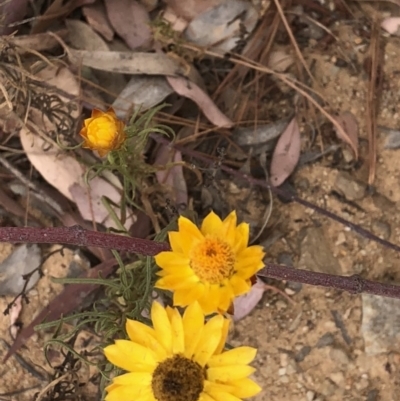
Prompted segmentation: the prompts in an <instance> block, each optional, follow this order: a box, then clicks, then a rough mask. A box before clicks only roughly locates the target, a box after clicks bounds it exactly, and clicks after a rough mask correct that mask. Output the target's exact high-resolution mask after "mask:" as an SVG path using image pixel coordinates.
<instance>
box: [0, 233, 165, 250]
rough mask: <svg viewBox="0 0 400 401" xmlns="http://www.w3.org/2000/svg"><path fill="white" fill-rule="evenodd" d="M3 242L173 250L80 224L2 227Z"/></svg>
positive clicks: (155, 243)
mask: <svg viewBox="0 0 400 401" xmlns="http://www.w3.org/2000/svg"><path fill="white" fill-rule="evenodd" d="M0 242H16V243H18V242H28V243H43V244H68V245H77V246H85V247H88V246H93V247H98V248H107V249H115V250H117V251H126V252H132V253H139V254H141V255H148V256H154V255H157V254H158V253H160V252H162V251H168V250H170V249H171V248H170V246H169V245H168V244H167V243H165V242H155V241H150V240H145V239H142V238H131V237H126V236H122V235H117V234H107V233H102V232H97V231H90V230H85V229H84V228H82V227H81V226H72V227H55V228H34V227H0Z"/></svg>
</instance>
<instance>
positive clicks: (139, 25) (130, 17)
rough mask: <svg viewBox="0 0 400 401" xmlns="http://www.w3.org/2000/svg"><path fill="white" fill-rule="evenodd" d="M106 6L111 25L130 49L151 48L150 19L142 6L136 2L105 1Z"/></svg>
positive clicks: (125, 0)
mask: <svg viewBox="0 0 400 401" xmlns="http://www.w3.org/2000/svg"><path fill="white" fill-rule="evenodd" d="M105 5H106V9H107V15H108V19H109V21H110V23H111V25H112V26H113V28H114V30H115V32H117V33H118V35H119V36H120V37H121V38H122V39H124V41H125V43H126V44H127V45H128V47H129V48H130V49H132V50H137V49H142V50H147V49H149V48H150V46H151V42H152V40H153V35H152V32H151V28H150V17H149V13H148V12H147V11H146V9H145V7H144V6H143V5H142V4H140V3H138V2H137V1H135V0H105Z"/></svg>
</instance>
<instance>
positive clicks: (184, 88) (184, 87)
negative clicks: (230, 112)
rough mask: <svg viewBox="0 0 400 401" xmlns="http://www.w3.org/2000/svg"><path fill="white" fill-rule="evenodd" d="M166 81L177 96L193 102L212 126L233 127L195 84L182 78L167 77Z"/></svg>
mask: <svg viewBox="0 0 400 401" xmlns="http://www.w3.org/2000/svg"><path fill="white" fill-rule="evenodd" d="M167 80H168V83H169V84H170V85H171V86H172V88H173V89H174V91H175V92H176V93H177V94H178V95H181V96H185V97H187V98H189V99H191V100H193V101H194V102H195V103H196V104H197V105H198V106H199V108H200V109H201V110H202V112H203V113H204V115H205V116H206V117H207V118H208V119H209V120H210V121H211V122H212V123H213V124H214V125H216V126H217V127H226V128H229V127H231V126H232V125H233V122H232V121H231V120H230V119H229V118H228V117H227V116H226V115H225V114H224V113H222V111H221V110H220V109H219V108H218V107H217V106H216V105H215V103H214V102H213V101H212V99H211V98H210V97H209V96H208V95H207V93H206V92H204V91H203V90H202V89H201V88H200V87H199V86H197V85H196V84H195V83H193V82H190V81H188V79H186V78H182V77H167Z"/></svg>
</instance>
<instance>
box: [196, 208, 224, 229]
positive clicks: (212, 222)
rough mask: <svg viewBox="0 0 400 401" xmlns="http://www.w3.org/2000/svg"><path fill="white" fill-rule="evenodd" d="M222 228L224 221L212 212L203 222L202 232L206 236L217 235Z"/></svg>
mask: <svg viewBox="0 0 400 401" xmlns="http://www.w3.org/2000/svg"><path fill="white" fill-rule="evenodd" d="M221 228H222V220H221V219H220V218H219V217H218V216H217V215H216V214H215V213H214V212H213V211H211V212H210V213H209V214H208V215H207V216H206V217H205V218H204V220H203V223H202V225H201V232H202V233H203V234H204V235H207V234H208V235H211V234H214V235H215V234H217V232H218V231H219V230H220V229H221Z"/></svg>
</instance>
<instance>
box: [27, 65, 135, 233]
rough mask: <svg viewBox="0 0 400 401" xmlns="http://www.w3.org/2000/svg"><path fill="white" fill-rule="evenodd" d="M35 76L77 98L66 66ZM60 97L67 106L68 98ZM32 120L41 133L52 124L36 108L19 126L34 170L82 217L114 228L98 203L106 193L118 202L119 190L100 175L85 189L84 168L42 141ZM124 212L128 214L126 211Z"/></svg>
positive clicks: (129, 222)
mask: <svg viewBox="0 0 400 401" xmlns="http://www.w3.org/2000/svg"><path fill="white" fill-rule="evenodd" d="M37 77H38V78H39V79H40V78H41V79H43V80H44V81H46V82H47V83H49V84H50V85H52V86H55V87H58V88H60V89H61V90H63V91H65V92H67V93H69V94H71V95H72V96H73V97H74V98H78V97H79V85H78V83H77V81H76V79H75V77H74V75H73V74H72V73H71V72H70V71H69V70H68V69H66V68H62V69H58V68H56V67H46V68H45V69H43V70H41V71H40V73H38V74H37ZM62 99H63V101H64V102H65V104H66V105H67V104H68V101H69V100H68V99H66V98H62ZM66 112H67V109H66ZM78 115H79V111H78V109H77V108H76V111H73V112H72V116H73V117H74V118H75V119H77V118H78ZM32 123H33V124H34V125H35V126H36V127H39V128H40V129H41V131H42V132H54V131H55V129H56V127H55V126H54V125H53V124H52V123H51V122H50V121H49V120H48V119H47V117H46V116H43V115H42V113H41V112H40V111H38V110H36V109H33V108H32V109H31V111H30V121H29V122H28V123H27V126H26V127H24V128H22V129H21V132H20V139H21V144H22V147H23V148H24V150H25V152H26V155H27V157H28V159H29V161H30V162H31V163H32V165H33V166H34V167H35V168H36V170H37V171H39V173H40V174H41V175H42V176H43V178H44V179H45V180H46V181H47V182H48V183H49V184H50V185H52V186H53V187H55V188H57V189H58V191H59V192H61V193H62V194H63V195H64V196H65V197H66V198H68V199H69V200H71V201H73V202H75V203H76V205H77V206H78V209H79V211H80V213H81V215H82V217H83V218H84V219H85V220H89V221H91V220H93V219H94V221H96V222H97V223H101V224H104V225H106V226H107V227H113V228H117V225H116V224H115V223H114V221H113V220H112V219H111V218H110V217H109V216H108V212H107V209H106V208H105V207H104V206H103V205H102V197H103V196H106V197H107V198H109V199H110V200H111V201H112V202H114V203H115V204H119V203H120V201H121V193H120V191H118V190H117V189H116V188H115V187H114V186H113V185H111V184H110V183H109V182H108V181H106V180H104V179H103V178H101V177H96V178H94V179H93V180H91V181H90V187H89V188H88V187H87V184H86V182H85V179H84V177H85V174H86V169H87V168H86V167H85V166H84V165H82V164H80V163H79V162H78V161H77V160H76V159H75V158H74V157H72V156H69V154H67V153H65V152H63V151H61V150H60V149H59V148H58V147H55V146H53V145H50V144H49V143H46V142H45V140H44V139H43V138H42V137H41V136H39V135H38V134H37V133H36V132H35V130H36V128H35V126H34V125H32ZM78 187H79V189H78ZM88 191H90V192H88ZM115 212H116V214H117V216H120V212H119V210H115ZM127 215H128V216H130V215H131V212H130V211H129V210H128V211H127ZM132 223H133V220H132V219H129V220H127V222H126V227H127V228H128V229H129V227H130V226H131V225H132Z"/></svg>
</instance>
